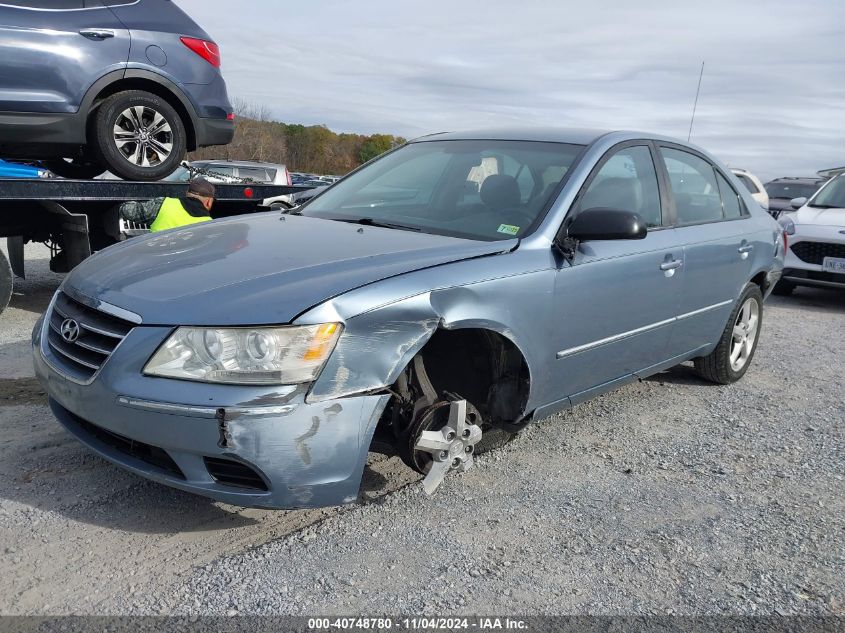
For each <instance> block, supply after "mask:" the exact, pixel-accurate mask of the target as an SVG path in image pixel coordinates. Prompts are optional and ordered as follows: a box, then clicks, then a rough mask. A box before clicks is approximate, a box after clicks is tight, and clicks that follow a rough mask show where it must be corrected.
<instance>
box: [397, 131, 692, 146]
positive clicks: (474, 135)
mask: <svg viewBox="0 0 845 633" xmlns="http://www.w3.org/2000/svg"><path fill="white" fill-rule="evenodd" d="M604 136H613V140H614V141H616V142H622V141H626V140H639V139H652V140H656V141H669V142H672V143H679V144H681V145H686V146H687V147H691V148H693V149H700V148H697V147H696V146H695V145H693V144H691V143H687V142H686V141H682V140H680V139H675V138H671V137H668V136H663V135H660V134H651V133H647V132H636V131H629V130H599V129H590V128H556V127H518V128H495V129H481V130H469V131H466V132H442V133H439V134H431V135H428V136H422V137H420V138H416V139H413V140H412V141H411V142H412V143H418V142H426V141H441V140H443V141H457V140H495V141H545V142H550V143H571V144H573V145H590V144H592V143H594V142H595V141H597V140H598V139H600V138H602V137H604Z"/></svg>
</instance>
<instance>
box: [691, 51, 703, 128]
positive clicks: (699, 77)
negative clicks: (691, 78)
mask: <svg viewBox="0 0 845 633" xmlns="http://www.w3.org/2000/svg"><path fill="white" fill-rule="evenodd" d="M702 77H704V62H701V74H700V75H699V76H698V88H697V89H696V91H695V102H694V103H693V104H692V117H690V120H689V134H687V141H688V142H689V140H690V137H692V123H693V121H695V109H696V108H697V107H698V95H699V94H701V78H702Z"/></svg>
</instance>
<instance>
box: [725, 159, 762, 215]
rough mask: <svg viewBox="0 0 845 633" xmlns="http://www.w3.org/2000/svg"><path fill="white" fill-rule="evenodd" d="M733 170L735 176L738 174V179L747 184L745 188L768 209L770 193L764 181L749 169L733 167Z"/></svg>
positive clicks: (758, 202)
mask: <svg viewBox="0 0 845 633" xmlns="http://www.w3.org/2000/svg"><path fill="white" fill-rule="evenodd" d="M731 171H732V172H733V174H734V176H736V178H737V180H739V182H741V183H742V184H743V185H745V188H746V189H748V192H749V193H750V194H751V197H752V198H754V199H755V200H756V201H757V204H759V205H760V206H761V207H763V208H764V209H768V208H769V194H768V193H767V192H766V188H765V187H764V186H763V182H762V181H761V180H760V179H759V178H757V176H755V175H754V174H752V173H751V172H750V171H748V170H747V169H737V168H731Z"/></svg>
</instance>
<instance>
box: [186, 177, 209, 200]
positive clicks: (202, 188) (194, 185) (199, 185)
mask: <svg viewBox="0 0 845 633" xmlns="http://www.w3.org/2000/svg"><path fill="white" fill-rule="evenodd" d="M188 193H193V194H196V195H198V196H202V197H203V198H213V197H214V185H212V184H211V183H210V182H208V181H207V180H206V179H205V178H202V177H198V178H194V179H193V180H192V181H191V184H190V185H189V186H188Z"/></svg>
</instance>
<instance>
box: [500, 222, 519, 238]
mask: <svg viewBox="0 0 845 633" xmlns="http://www.w3.org/2000/svg"><path fill="white" fill-rule="evenodd" d="M496 231H497V232H499V233H505V234H507V235H516V234H517V233H519V227H518V226H514V225H513V224H500V225H499V228H498V229H496Z"/></svg>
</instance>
